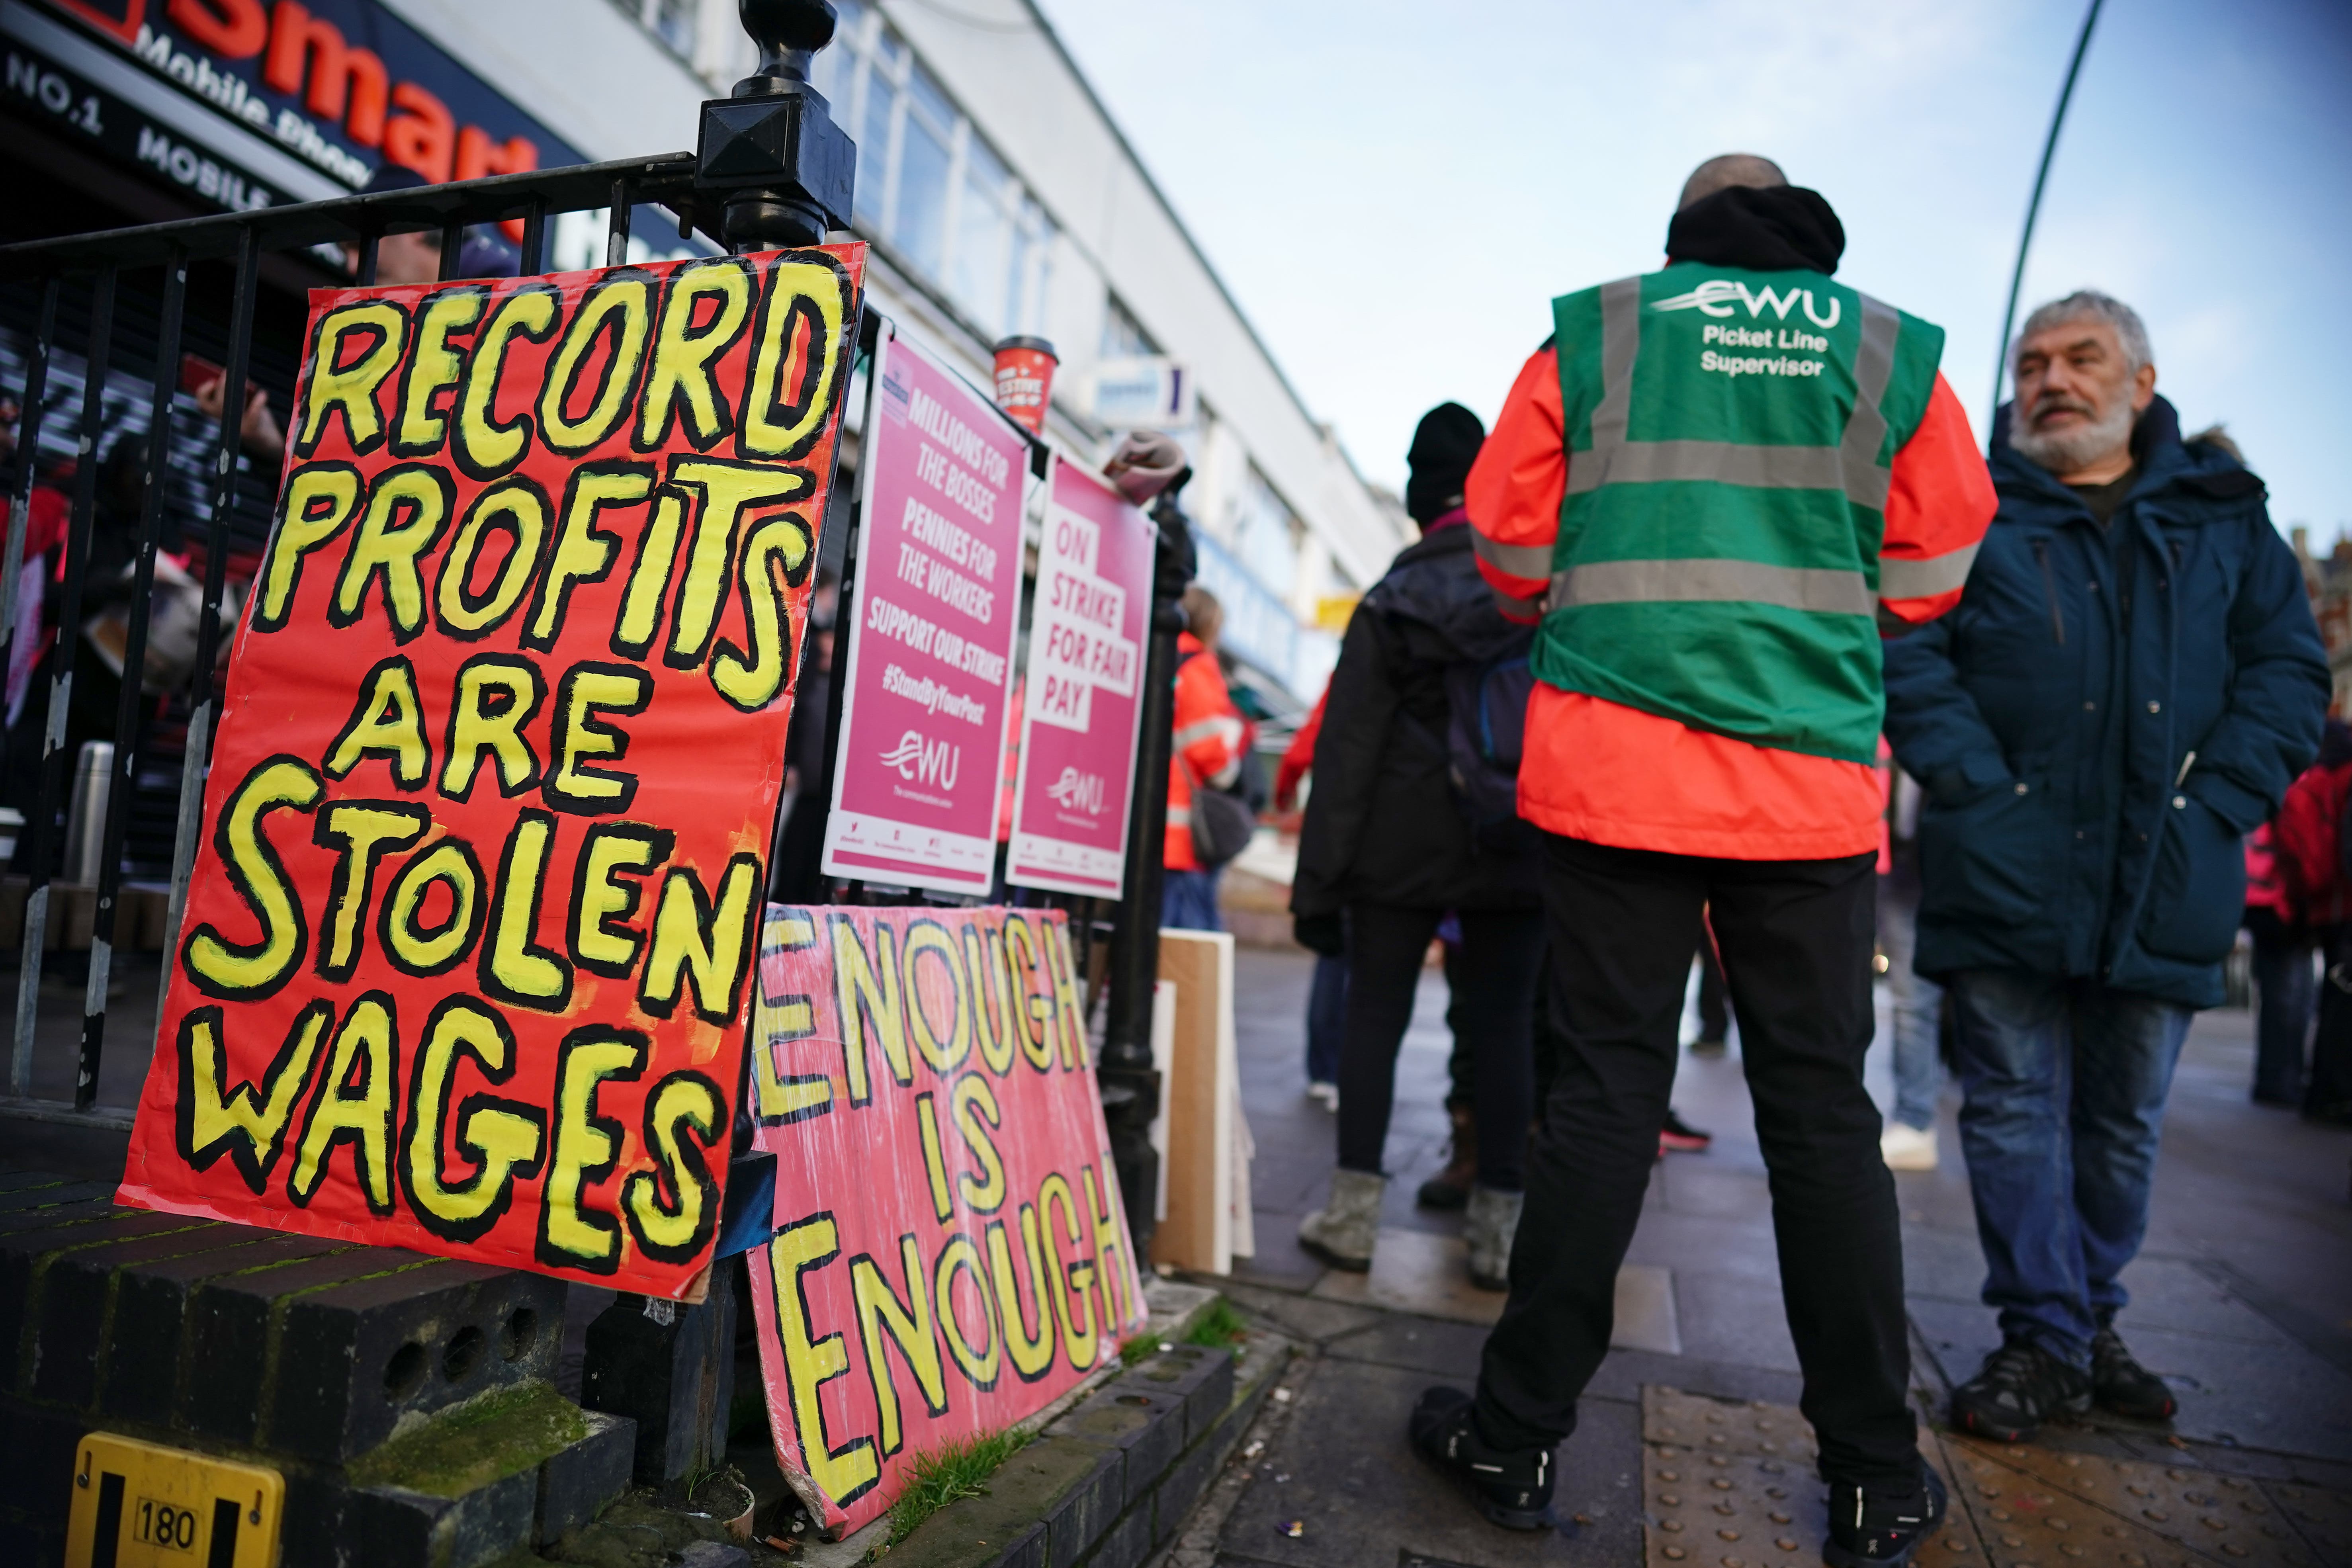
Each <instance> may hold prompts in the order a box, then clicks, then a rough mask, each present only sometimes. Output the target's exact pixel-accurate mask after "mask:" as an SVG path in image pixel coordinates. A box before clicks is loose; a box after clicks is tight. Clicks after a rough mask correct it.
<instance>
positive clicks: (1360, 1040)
mask: <svg viewBox="0 0 2352 1568" xmlns="http://www.w3.org/2000/svg"><path fill="white" fill-rule="evenodd" d="M1443 914H1444V910H1414V909H1401V908H1398V907H1396V906H1394V905H1391V904H1350V905H1349V906H1348V1031H1347V1036H1346V1041H1345V1044H1344V1045H1343V1046H1342V1047H1341V1048H1340V1053H1339V1167H1340V1169H1342V1170H1347V1171H1363V1172H1367V1173H1372V1174H1378V1173H1380V1170H1381V1155H1382V1152H1384V1149H1385V1146H1386V1145H1387V1143H1388V1137H1389V1113H1390V1111H1391V1109H1393V1107H1394V1106H1395V1103H1396V1058H1397V1049H1398V1047H1401V1046H1402V1045H1403V1044H1404V1032H1405V1027H1406V1026H1408V1025H1409V1024H1411V1023H1412V998H1413V992H1414V990H1415V989H1416V988H1417V987H1418V986H1419V984H1420V982H1421V965H1422V957H1423V954H1424V953H1426V952H1428V951H1429V939H1430V938H1431V937H1432V936H1433V935H1434V934H1435V933H1436V931H1437V922H1438V919H1439V917H1440V916H1441V915H1443ZM1542 971H1543V916H1542V915H1541V914H1540V913H1538V911H1537V910H1463V911H1462V952H1461V955H1460V957H1459V959H1458V960H1457V964H1456V971H1455V972H1456V973H1458V974H1459V975H1460V976H1461V984H1460V985H1459V987H1458V988H1457V989H1456V990H1455V992H1454V995H1455V997H1456V998H1457V999H1458V1000H1459V1001H1460V1003H1461V1005H1462V1023H1463V1032H1464V1034H1465V1036H1466V1037H1468V1038H1469V1039H1470V1041H1471V1042H1472V1045H1473V1048H1474V1049H1475V1051H1476V1052H1477V1055H1478V1060H1477V1068H1476V1071H1475V1074H1474V1077H1475V1080H1476V1081H1475V1089H1474V1091H1473V1092H1474V1093H1475V1096H1476V1103H1475V1105H1474V1106H1473V1107H1472V1114H1473V1115H1474V1116H1475V1118H1476V1120H1477V1126H1478V1183H1479V1184H1480V1185H1481V1186H1486V1187H1491V1188H1493V1189H1495V1190H1496V1191H1497V1192H1506V1193H1516V1192H1517V1191H1518V1190H1519V1188H1520V1184H1521V1182H1522V1180H1523V1176H1522V1164H1521V1161H1522V1159H1523V1157H1524V1154H1525V1152H1526V1149H1527V1142H1528V1111H1529V1110H1530V1108H1531V1106H1532V1104H1533V1101H1534V1098H1535V1090H1534V1085H1533V1083H1532V1081H1531V1076H1532V1070H1533V1069H1532V1068H1530V1066H1529V1058H1528V1026H1529V1024H1530V1023H1531V1022H1532V1020H1533V1018H1534V1015H1535V994H1536V986H1537V982H1538V978H1539V976H1540V975H1541V973H1542Z"/></svg>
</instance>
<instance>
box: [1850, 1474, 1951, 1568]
mask: <svg viewBox="0 0 2352 1568" xmlns="http://www.w3.org/2000/svg"><path fill="white" fill-rule="evenodd" d="M1946 1502H1947V1499H1946V1497H1945V1495H1944V1480H1943V1478H1942V1477H1941V1476H1938V1475H1937V1474H1936V1472H1935V1471H1933V1470H1931V1469H1929V1468H1927V1465H1926V1464H1925V1463H1922V1464H1921V1465H1920V1467H1919V1485H1918V1487H1917V1488H1916V1489H1914V1490H1912V1491H1909V1492H1906V1493H1903V1494H1902V1495H1900V1496H1897V1495H1896V1494H1895V1493H1893V1492H1888V1491H1885V1490H1880V1489H1873V1488H1870V1487H1858V1486H1843V1485H1837V1484H1832V1486H1831V1488H1830V1538H1829V1540H1828V1541H1827V1542H1824V1543H1823V1544H1822V1562H1824V1563H1829V1564H1830V1568H1884V1565H1887V1564H1897V1563H1908V1562H1910V1561H1911V1555H1912V1553H1913V1552H1916V1551H1918V1550H1919V1543H1920V1542H1923V1541H1925V1540H1927V1537H1928V1535H1929V1534H1930V1533H1931V1532H1933V1531H1934V1530H1935V1528H1936V1526H1937V1525H1938V1524H1941V1523H1942V1522H1943V1520H1944V1508H1945V1504H1946Z"/></svg>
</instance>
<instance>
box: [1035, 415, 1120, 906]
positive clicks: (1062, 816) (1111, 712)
mask: <svg viewBox="0 0 2352 1568" xmlns="http://www.w3.org/2000/svg"><path fill="white" fill-rule="evenodd" d="M1155 532H1156V531H1155V530H1154V529H1153V527H1152V525H1151V521H1150V519H1148V518H1146V517H1145V516H1144V515H1143V514H1142V513H1141V512H1139V511H1138V510H1136V509H1135V508H1134V507H1132V506H1130V505H1129V504H1128V501H1127V498H1126V497H1125V496H1122V495H1120V494H1119V493H1118V490H1116V489H1112V488H1111V487H1110V486H1109V485H1108V484H1105V483H1104V482H1103V481H1102V480H1100V479H1097V478H1095V477H1094V476H1093V475H1092V474H1089V473H1087V471H1085V470H1084V469H1083V468H1077V467H1076V466H1075V465H1073V464H1070V463H1066V462H1061V461H1059V460H1056V461H1055V464H1054V475H1053V480H1052V483H1051V485H1050V487H1049V489H1048V490H1047V500H1046V508H1045V540H1044V542H1043V544H1042V546H1041V547H1040V549H1039V551H1038V556H1037V598H1036V607H1035V608H1034V610H1033V611H1032V612H1031V616H1030V627H1029V665H1028V670H1027V672H1026V685H1025V688H1024V689H1025V690H1026V691H1027V693H1028V700H1027V701H1026V702H1025V703H1024V705H1023V709H1022V721H1021V776H1020V782H1019V784H1017V785H1016V786H1015V788H1014V790H1013V842H1012V849H1011V853H1010V855H1009V857H1008V858H1007V859H1006V862H1005V880H1007V881H1009V882H1018V883H1020V884H1021V885H1022V886H1024V887H1029V888H1051V889H1055V890H1056V891H1059V892H1065V893H1087V894H1092V895H1093V896H1095V897H1097V898H1103V899H1116V898H1118V897H1120V896H1121V895H1122V894H1123V893H1124V892H1125V891H1126V885H1127V820H1128V813H1129V808H1130V807H1131V806H1132V805H1133V804H1134V799H1135V751H1136V744H1135V742H1136V735H1137V732H1138V726H1139V725H1140V723H1141V722H1142V718H1143V702H1142V695H1141V688H1140V686H1139V680H1140V679H1141V672H1142V668H1143V639H1144V618H1145V617H1146V616H1149V615H1150V613H1151V566H1152V542H1153V538H1154V535H1155Z"/></svg>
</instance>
